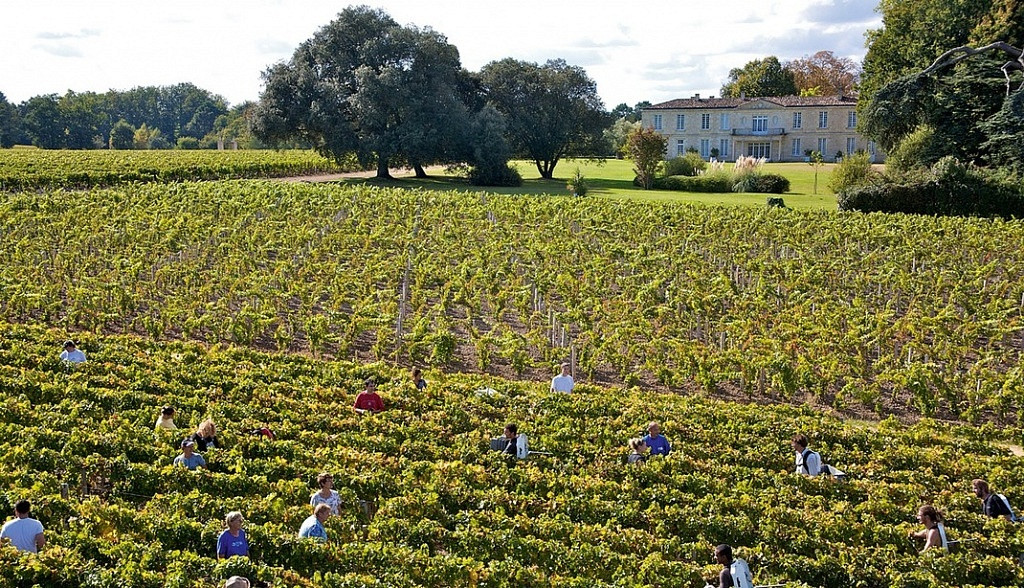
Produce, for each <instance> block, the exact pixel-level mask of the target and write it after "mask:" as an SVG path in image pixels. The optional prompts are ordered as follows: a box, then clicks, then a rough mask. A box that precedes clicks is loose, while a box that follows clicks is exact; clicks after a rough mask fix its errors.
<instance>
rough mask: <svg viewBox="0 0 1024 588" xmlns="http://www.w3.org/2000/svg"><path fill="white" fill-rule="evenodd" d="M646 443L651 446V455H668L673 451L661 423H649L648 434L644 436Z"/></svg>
mask: <svg viewBox="0 0 1024 588" xmlns="http://www.w3.org/2000/svg"><path fill="white" fill-rule="evenodd" d="M644 443H646V444H647V446H648V447H650V448H651V455H668V454H669V452H670V451H672V446H671V445H669V442H668V439H666V438H665V436H664V435H662V434H661V425H659V424H658V423H654V422H652V423H650V424H648V425H647V435H645V436H644Z"/></svg>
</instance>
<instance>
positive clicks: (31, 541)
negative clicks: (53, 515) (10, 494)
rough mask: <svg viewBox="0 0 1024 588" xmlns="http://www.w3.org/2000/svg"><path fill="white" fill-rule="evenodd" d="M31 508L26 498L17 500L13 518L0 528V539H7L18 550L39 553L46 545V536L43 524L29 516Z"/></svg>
mask: <svg viewBox="0 0 1024 588" xmlns="http://www.w3.org/2000/svg"><path fill="white" fill-rule="evenodd" d="M31 508H32V505H31V504H29V502H28V501H27V500H19V501H18V502H17V504H15V505H14V516H15V518H13V519H11V520H9V521H7V522H6V523H4V526H3V527H2V528H0V540H3V539H7V540H8V541H10V542H11V545H13V546H15V547H17V548H18V551H31V552H32V553H39V550H40V549H42V548H43V546H44V545H46V537H45V536H43V524H42V523H40V522H39V521H37V520H35V519H33V518H32V517H30V516H29V511H30V510H31Z"/></svg>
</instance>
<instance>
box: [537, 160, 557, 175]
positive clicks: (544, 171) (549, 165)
mask: <svg viewBox="0 0 1024 588" xmlns="http://www.w3.org/2000/svg"><path fill="white" fill-rule="evenodd" d="M556 165H558V159H557V158H555V159H548V160H545V161H543V162H541V161H539V160H538V161H537V170H538V171H540V177H542V178H544V179H545V180H550V179H552V177H553V176H554V175H555V166H556Z"/></svg>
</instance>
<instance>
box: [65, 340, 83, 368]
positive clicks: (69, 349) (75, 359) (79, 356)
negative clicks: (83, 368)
mask: <svg viewBox="0 0 1024 588" xmlns="http://www.w3.org/2000/svg"><path fill="white" fill-rule="evenodd" d="M60 358H61V359H62V360H64V361H69V362H71V363H82V362H83V361H85V352H84V351H82V350H81V349H78V348H77V347H76V346H75V342H74V341H72V340H71V339H68V340H67V341H65V342H64V351H62V352H61V354H60Z"/></svg>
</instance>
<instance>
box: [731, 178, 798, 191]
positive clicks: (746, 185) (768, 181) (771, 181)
mask: <svg viewBox="0 0 1024 588" xmlns="http://www.w3.org/2000/svg"><path fill="white" fill-rule="evenodd" d="M732 191H733V192H751V193H754V194H782V193H783V192H788V191H789V179H788V178H786V177H785V176H781V175H779V174H770V173H752V174H745V175H743V176H741V177H740V179H739V181H737V182H736V183H734V184H733V186H732Z"/></svg>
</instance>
